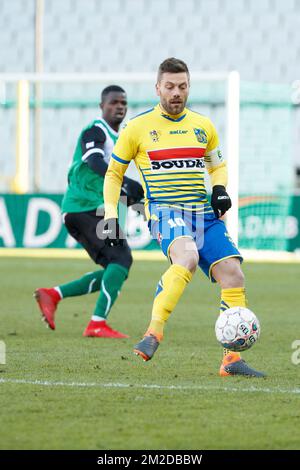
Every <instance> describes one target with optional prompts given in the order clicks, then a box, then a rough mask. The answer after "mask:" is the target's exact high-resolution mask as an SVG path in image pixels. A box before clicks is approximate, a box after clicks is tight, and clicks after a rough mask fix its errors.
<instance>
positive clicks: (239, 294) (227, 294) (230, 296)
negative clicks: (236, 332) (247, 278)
mask: <svg viewBox="0 0 300 470" xmlns="http://www.w3.org/2000/svg"><path fill="white" fill-rule="evenodd" d="M246 305H247V299H246V292H245V288H244V287H232V288H231V289H222V291H221V304H220V313H222V312H224V310H227V309H228V308H231V307H246ZM231 352H232V351H229V349H226V348H224V350H223V354H224V356H226V355H227V354H229V353H231ZM234 354H238V355H239V356H240V354H239V353H236V352H235V353H234Z"/></svg>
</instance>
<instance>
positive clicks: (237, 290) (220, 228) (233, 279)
mask: <svg viewBox="0 0 300 470" xmlns="http://www.w3.org/2000/svg"><path fill="white" fill-rule="evenodd" d="M241 261H242V257H241V254H240V253H239V251H238V249H237V248H236V246H235V245H234V243H233V242H232V240H231V238H230V236H229V235H228V232H227V230H226V227H225V224H224V223H223V222H222V221H220V220H214V221H209V222H208V224H207V227H206V231H205V240H204V246H203V248H202V249H201V250H200V263H199V265H200V267H201V268H202V270H203V271H204V272H205V273H206V274H207V275H208V276H209V277H210V279H211V280H212V281H213V282H218V284H219V285H220V287H221V303H220V312H222V311H224V310H226V309H228V308H231V307H236V306H239V307H245V306H246V304H247V300H246V293H245V279H244V274H243V272H242V269H241ZM220 375H221V376H228V375H247V376H255V377H262V376H264V374H262V373H260V372H258V371H256V370H254V369H252V368H251V367H249V366H248V365H247V364H246V363H245V361H243V360H242V359H241V357H240V354H239V353H236V352H232V351H228V350H224V354H223V361H222V364H221V368H220Z"/></svg>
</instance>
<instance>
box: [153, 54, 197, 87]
mask: <svg viewBox="0 0 300 470" xmlns="http://www.w3.org/2000/svg"><path fill="white" fill-rule="evenodd" d="M166 72H169V73H181V72H185V73H186V74H187V76H188V79H190V72H189V69H188V66H187V65H186V63H185V62H183V60H180V59H176V58H175V57H169V58H168V59H165V60H164V61H163V62H162V63H161V64H160V66H159V67H158V74H157V81H158V82H159V81H160V80H161V77H162V74H163V73H166Z"/></svg>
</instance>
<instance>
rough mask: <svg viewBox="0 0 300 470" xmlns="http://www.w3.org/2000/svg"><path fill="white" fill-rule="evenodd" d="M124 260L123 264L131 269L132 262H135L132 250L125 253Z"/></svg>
mask: <svg viewBox="0 0 300 470" xmlns="http://www.w3.org/2000/svg"><path fill="white" fill-rule="evenodd" d="M122 261H123V266H124V267H125V268H127V269H128V270H129V269H130V268H131V265H132V263H133V258H132V254H131V250H127V251H126V253H124V255H123V257H122Z"/></svg>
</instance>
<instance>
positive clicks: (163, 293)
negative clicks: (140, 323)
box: [146, 264, 192, 341]
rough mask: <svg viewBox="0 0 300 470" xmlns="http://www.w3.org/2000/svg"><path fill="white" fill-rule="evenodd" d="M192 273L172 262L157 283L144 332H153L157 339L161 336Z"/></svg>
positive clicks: (160, 338)
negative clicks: (146, 327) (150, 312)
mask: <svg viewBox="0 0 300 470" xmlns="http://www.w3.org/2000/svg"><path fill="white" fill-rule="evenodd" d="M191 279H192V273H191V272H190V271H189V270H188V269H186V268H184V267H183V266H181V265H179V264H172V265H171V266H170V267H169V269H168V270H167V271H166V272H165V273H164V274H163V276H162V278H161V280H160V281H159V283H158V286H157V290H156V294H155V299H154V302H153V309H152V319H151V322H150V325H149V328H148V330H147V332H146V334H150V333H152V334H154V335H155V336H156V337H157V338H158V339H159V341H161V340H162V338H163V332H164V326H165V323H166V321H167V320H168V318H169V316H170V314H171V312H172V311H173V310H174V308H175V307H176V305H177V302H178V300H179V299H180V297H181V295H182V294H183V291H184V289H185V288H186V286H187V284H188V283H189V282H190V281H191Z"/></svg>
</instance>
